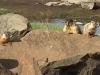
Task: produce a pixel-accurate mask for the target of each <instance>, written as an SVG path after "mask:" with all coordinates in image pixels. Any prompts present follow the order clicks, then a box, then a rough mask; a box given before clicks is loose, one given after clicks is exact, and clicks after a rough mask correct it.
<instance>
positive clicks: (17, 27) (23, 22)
mask: <svg viewBox="0 0 100 75" xmlns="http://www.w3.org/2000/svg"><path fill="white" fill-rule="evenodd" d="M31 30H32V27H31V25H30V23H29V21H28V19H27V18H25V17H24V16H21V15H19V14H14V13H8V14H3V15H1V16H0V36H1V35H2V34H3V33H4V32H10V33H11V34H12V38H11V40H13V41H19V39H20V38H21V37H23V36H24V35H25V34H26V33H28V32H29V31H31Z"/></svg>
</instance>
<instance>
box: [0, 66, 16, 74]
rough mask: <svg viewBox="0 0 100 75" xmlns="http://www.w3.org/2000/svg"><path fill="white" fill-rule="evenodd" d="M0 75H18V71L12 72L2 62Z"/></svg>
mask: <svg viewBox="0 0 100 75" xmlns="http://www.w3.org/2000/svg"><path fill="white" fill-rule="evenodd" d="M0 75H17V73H12V72H11V71H10V70H9V69H7V68H6V67H5V66H3V65H1V64H0Z"/></svg>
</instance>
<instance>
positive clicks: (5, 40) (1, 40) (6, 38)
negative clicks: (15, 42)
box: [0, 32, 11, 45]
mask: <svg viewBox="0 0 100 75" xmlns="http://www.w3.org/2000/svg"><path fill="white" fill-rule="evenodd" d="M10 36H11V35H10V33H9V32H4V33H3V34H2V36H1V37H0V44H2V45H3V44H5V43H8V42H10Z"/></svg>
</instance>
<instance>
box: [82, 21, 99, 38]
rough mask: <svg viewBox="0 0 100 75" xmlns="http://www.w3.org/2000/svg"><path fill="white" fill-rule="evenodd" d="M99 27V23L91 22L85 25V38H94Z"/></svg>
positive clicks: (83, 32)
mask: <svg viewBox="0 0 100 75" xmlns="http://www.w3.org/2000/svg"><path fill="white" fill-rule="evenodd" d="M98 26H99V24H98V23H97V22H95V21H91V22H89V23H87V24H85V25H84V27H83V31H82V34H83V35H85V36H94V35H95V33H96V29H97V27H98Z"/></svg>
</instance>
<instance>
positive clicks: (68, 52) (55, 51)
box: [0, 30, 100, 74]
mask: <svg viewBox="0 0 100 75" xmlns="http://www.w3.org/2000/svg"><path fill="white" fill-rule="evenodd" d="M99 38H100V37H97V36H95V37H92V38H89V37H86V36H83V35H81V34H66V33H64V32H62V31H48V30H33V31H31V32H30V33H28V34H27V35H26V36H25V37H23V38H22V39H21V40H22V41H21V42H13V43H12V44H9V43H8V44H6V46H0V57H1V58H2V59H5V58H6V59H14V60H17V62H19V60H20V58H21V57H22V55H23V54H24V53H26V54H28V55H30V56H31V57H34V58H35V59H36V60H37V61H38V63H39V65H40V66H41V65H43V64H44V63H45V62H46V61H47V59H48V62H52V61H57V60H61V59H65V58H69V57H73V56H76V55H83V54H87V53H95V52H99V51H100V41H99ZM13 65H14V64H13ZM18 65H20V64H18V63H17V65H15V67H14V68H10V69H11V70H12V71H13V72H16V73H18V74H20V73H21V66H18ZM56 65H57V64H56Z"/></svg>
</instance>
